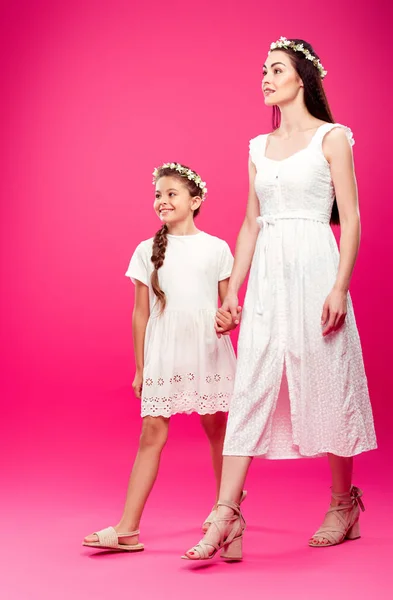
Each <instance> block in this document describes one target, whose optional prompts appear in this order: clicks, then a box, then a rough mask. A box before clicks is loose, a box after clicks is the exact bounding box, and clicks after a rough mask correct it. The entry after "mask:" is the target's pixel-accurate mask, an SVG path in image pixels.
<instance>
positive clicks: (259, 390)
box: [224, 124, 376, 458]
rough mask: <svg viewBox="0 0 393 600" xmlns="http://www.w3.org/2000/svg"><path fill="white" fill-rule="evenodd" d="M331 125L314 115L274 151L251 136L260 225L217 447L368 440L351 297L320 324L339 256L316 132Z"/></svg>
mask: <svg viewBox="0 0 393 600" xmlns="http://www.w3.org/2000/svg"><path fill="white" fill-rule="evenodd" d="M337 126H338V127H343V126H342V125H338V124H324V125H322V126H321V127H320V128H319V129H318V130H317V132H316V133H315V135H314V137H313V139H312V141H311V142H310V144H309V145H308V147H307V148H305V149H304V150H301V151H300V152H297V153H296V154H294V155H292V156H290V157H289V158H287V159H284V160H282V161H276V160H272V159H268V158H267V157H266V156H265V146H266V138H267V136H266V135H260V136H258V137H256V138H254V139H253V140H251V142H250V156H251V159H252V161H253V163H254V164H255V166H256V171H257V173H256V178H255V190H256V193H257V196H258V199H259V202H260V214H261V216H260V217H258V222H259V224H260V226H261V231H260V234H259V236H258V239H257V244H256V248H255V253H254V257H253V261H252V266H251V270H250V278H249V283H248V289H247V294H246V298H245V302H244V310H243V316H242V324H241V330H240V336H239V344H238V364H237V371H236V380H235V389H234V397H233V400H232V403H231V408H230V411H229V420H228V426H227V435H226V440H225V445H224V454H226V455H240V456H264V457H266V458H296V457H301V456H318V455H323V454H326V453H327V452H331V453H334V454H336V455H338V456H353V455H355V454H358V453H360V452H364V451H365V450H371V449H373V448H376V438H375V431H374V424H373V417H372V411H371V406H370V400H369V394H368V388H367V380H366V375H365V371H364V366H363V358H362V351H361V346H360V340H359V336H358V331H357V327H356V323H355V317H354V312H353V307H352V302H351V299H350V297H348V313H347V317H346V321H345V324H344V326H343V327H342V328H341V329H340V330H339V331H337V332H335V333H332V334H330V335H328V336H327V337H323V336H322V332H321V315H322V307H323V304H324V301H325V299H326V297H327V295H328V294H329V292H330V291H331V289H332V286H333V284H334V282H335V279H336V274H337V268H338V262H339V253H338V248H337V244H336V240H335V238H334V235H333V232H332V230H331V228H330V226H329V222H330V215H331V209H332V205H333V199H334V188H333V183H332V179H331V174H330V168H329V164H328V162H327V161H326V159H325V157H324V154H323V151H322V141H323V137H324V135H325V134H326V133H327V132H328V131H330V130H331V129H332V128H333V127H337ZM344 129H345V131H346V133H347V137H348V140H349V142H350V143H351V145H352V144H353V143H354V142H353V139H352V133H351V131H350V130H349V129H348V128H346V127H345V128H344ZM283 375H286V377H285V376H284V377H283ZM280 390H281V391H280ZM288 392H289V394H288Z"/></svg>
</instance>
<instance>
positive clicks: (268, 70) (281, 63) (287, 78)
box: [262, 50, 303, 106]
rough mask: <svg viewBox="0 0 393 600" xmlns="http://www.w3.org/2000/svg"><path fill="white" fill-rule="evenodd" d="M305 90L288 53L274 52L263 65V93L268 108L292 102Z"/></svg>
mask: <svg viewBox="0 0 393 600" xmlns="http://www.w3.org/2000/svg"><path fill="white" fill-rule="evenodd" d="M302 89H303V82H302V80H301V79H300V77H299V75H298V74H297V72H296V70H295V67H294V66H293V64H292V61H291V59H290V58H289V56H288V54H287V53H286V52H282V51H280V50H274V51H272V52H270V54H269V55H268V57H267V59H266V62H265V64H264V65H263V79H262V92H263V95H264V98H265V104H266V105H267V106H280V105H283V104H287V103H288V102H292V101H293V100H295V98H296V97H297V96H298V95H299V93H300V92H301V90H302Z"/></svg>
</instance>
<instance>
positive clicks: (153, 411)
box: [141, 392, 232, 417]
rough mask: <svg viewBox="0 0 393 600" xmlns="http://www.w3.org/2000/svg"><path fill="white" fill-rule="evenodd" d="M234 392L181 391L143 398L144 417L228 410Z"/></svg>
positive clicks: (212, 412)
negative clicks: (163, 395)
mask: <svg viewBox="0 0 393 600" xmlns="http://www.w3.org/2000/svg"><path fill="white" fill-rule="evenodd" d="M231 396H232V394H229V393H226V392H217V393H213V394H199V393H198V392H180V393H177V394H173V395H171V396H168V397H158V396H150V397H143V398H142V408H141V414H142V417H147V416H153V417H158V416H161V417H170V416H171V415H174V414H178V413H186V414H191V413H194V412H196V413H198V414H199V415H209V414H215V413H216V412H228V410H229V401H230V398H231Z"/></svg>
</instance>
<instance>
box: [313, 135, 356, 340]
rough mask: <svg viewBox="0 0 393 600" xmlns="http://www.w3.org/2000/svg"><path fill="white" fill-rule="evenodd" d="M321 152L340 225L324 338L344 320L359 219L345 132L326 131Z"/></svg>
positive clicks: (354, 259)
mask: <svg viewBox="0 0 393 600" xmlns="http://www.w3.org/2000/svg"><path fill="white" fill-rule="evenodd" d="M323 150H324V154H325V157H326V159H327V161H328V162H329V164H330V171H331V175H332V181H333V185H334V189H335V192H336V199H337V206H338V212H339V215H340V225H341V235H340V262H339V267H338V272H337V277H336V281H335V284H334V286H333V289H332V291H331V293H330V294H329V296H328V298H327V299H326V302H325V305H324V308H323V314H322V324H323V326H324V331H323V335H328V334H329V333H330V332H331V331H334V330H336V329H339V327H341V325H342V324H343V323H344V320H345V316H346V312H347V293H348V289H349V284H350V281H351V276H352V272H353V269H354V266H355V262H356V257H357V253H358V250H359V242H360V216H359V204H358V194H357V185H356V177H355V171H354V165H353V156H352V150H351V147H350V145H349V143H348V139H347V136H346V133H345V131H344V130H343V129H342V128H340V127H337V128H335V129H333V130H332V131H331V132H329V133H328V134H327V135H326V137H325V139H324V143H323Z"/></svg>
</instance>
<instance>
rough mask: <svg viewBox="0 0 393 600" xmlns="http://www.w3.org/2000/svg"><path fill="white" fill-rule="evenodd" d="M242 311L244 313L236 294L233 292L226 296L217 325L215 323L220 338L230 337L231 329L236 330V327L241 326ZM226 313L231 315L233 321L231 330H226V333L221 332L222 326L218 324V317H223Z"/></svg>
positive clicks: (218, 314) (219, 311)
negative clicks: (223, 336) (222, 336)
mask: <svg viewBox="0 0 393 600" xmlns="http://www.w3.org/2000/svg"><path fill="white" fill-rule="evenodd" d="M241 311H242V307H241V306H239V299H238V297H237V294H235V293H233V292H228V293H227V295H226V296H225V299H224V302H223V303H222V306H221V308H220V309H219V310H218V312H217V315H216V323H215V326H214V327H215V330H216V333H217V337H218V338H220V337H221V334H224V335H229V332H230V331H231V329H235V327H237V326H238V325H239V322H240V313H241ZM226 313H229V314H230V318H231V320H232V327H231V329H227V328H225V331H224V330H222V331H220V329H221V328H222V325H221V324H220V323H218V317H219V316H223V315H224V314H226ZM224 322H225V321H224Z"/></svg>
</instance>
